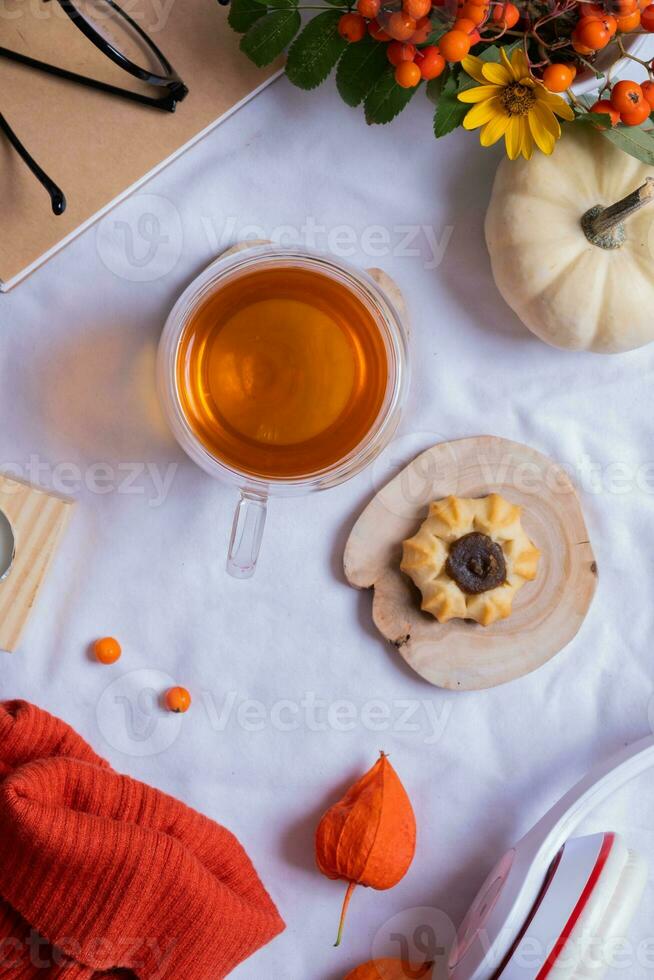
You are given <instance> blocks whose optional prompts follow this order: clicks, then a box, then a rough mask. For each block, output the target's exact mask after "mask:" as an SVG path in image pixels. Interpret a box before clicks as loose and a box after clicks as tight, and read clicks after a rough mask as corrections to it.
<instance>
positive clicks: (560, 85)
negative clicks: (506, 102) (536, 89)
mask: <svg viewBox="0 0 654 980" xmlns="http://www.w3.org/2000/svg"><path fill="white" fill-rule="evenodd" d="M573 81H574V75H573V74H572V71H571V70H570V68H569V67H568V66H567V65H561V64H554V65H548V66H547V68H546V69H545V71H544V72H543V83H544V85H545V88H548V89H549V90H550V92H565V90H566V89H568V88H570V86H571V85H572V83H573Z"/></svg>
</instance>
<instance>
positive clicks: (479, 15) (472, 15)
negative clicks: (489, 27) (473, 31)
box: [457, 2, 488, 27]
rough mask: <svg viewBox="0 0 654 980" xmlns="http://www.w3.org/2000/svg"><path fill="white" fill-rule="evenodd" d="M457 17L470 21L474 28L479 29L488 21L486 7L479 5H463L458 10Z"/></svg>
mask: <svg viewBox="0 0 654 980" xmlns="http://www.w3.org/2000/svg"><path fill="white" fill-rule="evenodd" d="M457 17H458V18H461V19H463V20H470V21H472V23H473V24H474V25H475V27H479V26H480V25H481V24H483V23H484V22H485V21H486V20H487V19H488V6H487V5H484V4H479V3H470V2H468V3H464V4H463V6H462V7H460V9H459V12H458V14H457Z"/></svg>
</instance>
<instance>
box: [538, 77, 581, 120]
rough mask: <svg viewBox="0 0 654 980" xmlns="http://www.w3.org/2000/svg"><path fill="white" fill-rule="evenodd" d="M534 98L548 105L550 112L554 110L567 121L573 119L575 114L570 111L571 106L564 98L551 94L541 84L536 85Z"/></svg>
mask: <svg viewBox="0 0 654 980" xmlns="http://www.w3.org/2000/svg"><path fill="white" fill-rule="evenodd" d="M536 98H537V100H538V101H539V102H542V103H544V104H545V105H547V106H549V108H550V109H551V110H552V112H555V113H556V114H557V116H560V117H561V118H562V119H567V120H568V122H571V121H572V120H573V119H574V117H575V114H574V112H573V111H572V106H570V105H569V104H568V103H567V102H566V101H565V99H562V98H561V96H560V95H553V94H552V93H551V92H548V91H547V89H545V88H543V86H542V85H538V86H537V88H536Z"/></svg>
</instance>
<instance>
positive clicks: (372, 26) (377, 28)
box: [368, 20, 391, 41]
mask: <svg viewBox="0 0 654 980" xmlns="http://www.w3.org/2000/svg"><path fill="white" fill-rule="evenodd" d="M368 34H370V37H374V39H375V41H390V39H391V38H390V34H387V33H386V31H385V30H384V28H383V27H382V26H381V24H380V23H379V21H378V20H371V21H370V23H369V24H368Z"/></svg>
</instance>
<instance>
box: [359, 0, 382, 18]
mask: <svg viewBox="0 0 654 980" xmlns="http://www.w3.org/2000/svg"><path fill="white" fill-rule="evenodd" d="M380 9H381V0H357V10H358V11H359V13H360V14H361V16H362V17H365V18H366V20H374V18H375V17H376V16H377V14H378V13H379V11H380Z"/></svg>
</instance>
